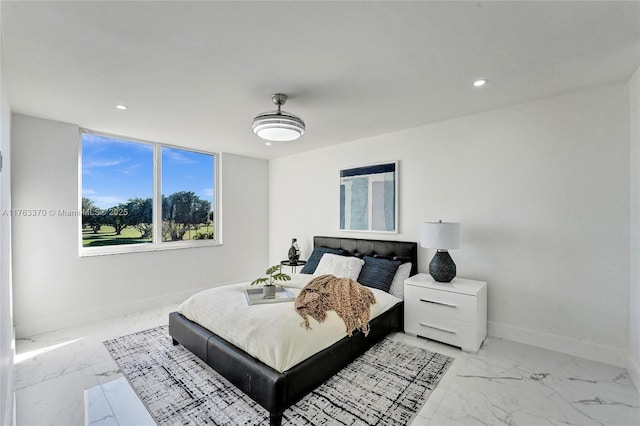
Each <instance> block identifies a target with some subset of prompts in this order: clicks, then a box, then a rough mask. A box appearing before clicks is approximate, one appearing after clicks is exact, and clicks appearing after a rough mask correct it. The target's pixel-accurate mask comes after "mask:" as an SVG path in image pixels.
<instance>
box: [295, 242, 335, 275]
mask: <svg viewBox="0 0 640 426" xmlns="http://www.w3.org/2000/svg"><path fill="white" fill-rule="evenodd" d="M325 253H331V254H342V253H344V250H342V249H334V248H329V247H316V248H314V249H313V252H312V253H311V256H309V260H307V264H306V265H304V266H303V267H302V269H300V273H301V274H313V273H314V272H315V271H316V268H317V267H318V263H320V259H321V258H322V255H323V254H325Z"/></svg>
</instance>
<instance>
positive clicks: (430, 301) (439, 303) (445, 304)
mask: <svg viewBox="0 0 640 426" xmlns="http://www.w3.org/2000/svg"><path fill="white" fill-rule="evenodd" d="M420 301H421V302H426V303H433V304H434V305H442V306H448V307H450V308H457V307H458V306H457V305H451V304H449V303H443V302H434V301H433V300H427V299H420Z"/></svg>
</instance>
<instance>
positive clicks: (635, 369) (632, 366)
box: [627, 356, 640, 392]
mask: <svg viewBox="0 0 640 426" xmlns="http://www.w3.org/2000/svg"><path fill="white" fill-rule="evenodd" d="M627 372H629V377H631V381H632V382H633V384H634V385H635V386H636V389H638V392H640V365H638V363H637V362H636V360H634V359H633V358H631V356H629V359H628V361H627Z"/></svg>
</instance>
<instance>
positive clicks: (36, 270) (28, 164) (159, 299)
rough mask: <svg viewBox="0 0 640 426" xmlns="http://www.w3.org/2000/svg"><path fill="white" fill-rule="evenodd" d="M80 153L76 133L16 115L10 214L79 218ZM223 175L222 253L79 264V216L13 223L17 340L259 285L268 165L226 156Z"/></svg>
mask: <svg viewBox="0 0 640 426" xmlns="http://www.w3.org/2000/svg"><path fill="white" fill-rule="evenodd" d="M127 136H131V137H135V136H136V135H127ZM79 144H80V132H79V129H78V126H75V125H72V124H66V123H60V122H55V121H49V120H43V119H39V118H34V117H28V116H23V115H16V114H14V115H13V119H12V148H13V164H12V165H13V173H12V177H13V207H14V208H21V209H46V210H49V209H56V210H57V209H71V210H75V209H77V206H78V149H79ZM212 150H215V147H213V146H212ZM221 171H222V176H221V182H222V190H221V195H222V220H223V223H222V231H223V245H222V246H216V247H202V248H190V249H180V250H166V251H156V252H146V253H132V254H120V255H111V256H95V257H83V258H80V257H79V256H78V241H79V236H78V232H79V226H78V219H77V217H51V216H49V215H47V216H46V217H32V218H29V217H15V218H14V223H13V237H14V238H13V256H14V271H13V272H14V294H15V298H14V300H15V305H14V313H15V314H14V321H15V326H16V334H17V335H18V336H25V335H32V334H35V333H39V332H43V331H47V330H53V329H58V328H61V327H66V326H70V325H74V324H78V323H81V322H83V321H91V320H94V319H100V318H106V317H110V316H114V315H119V314H121V313H125V312H131V311H135V310H140V309H145V308H148V307H151V306H157V305H161V304H167V303H173V302H179V301H182V300H184V299H185V298H186V297H187V296H188V295H190V294H192V293H194V292H195V291H196V290H198V289H201V288H206V287H211V286H214V285H219V284H224V283H229V282H234V281H236V280H241V279H247V280H248V279H253V278H255V276H257V274H259V273H261V272H262V270H263V269H264V268H265V267H266V265H267V250H268V240H267V238H268V232H267V225H268V216H267V212H266V210H265V208H261V207H260V206H266V205H267V204H268V198H267V195H268V194H267V193H268V162H267V161H266V160H259V159H254V158H248V157H241V156H236V155H229V154H224V155H223V156H222V161H221Z"/></svg>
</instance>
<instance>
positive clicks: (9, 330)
mask: <svg viewBox="0 0 640 426" xmlns="http://www.w3.org/2000/svg"><path fill="white" fill-rule="evenodd" d="M10 128H11V111H10V105H9V95H8V93H7V84H6V74H5V70H4V57H3V54H2V17H1V16H0V152H2V160H3V165H2V171H0V413H1V414H0V425H10V424H12V423H13V405H14V404H13V403H14V397H13V383H14V380H13V355H14V352H15V346H14V342H15V340H14V335H13V312H12V294H11V216H8V215H2V214H1V213H2V211H4V210H5V209H6V210H11V144H10V137H11V130H10Z"/></svg>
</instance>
